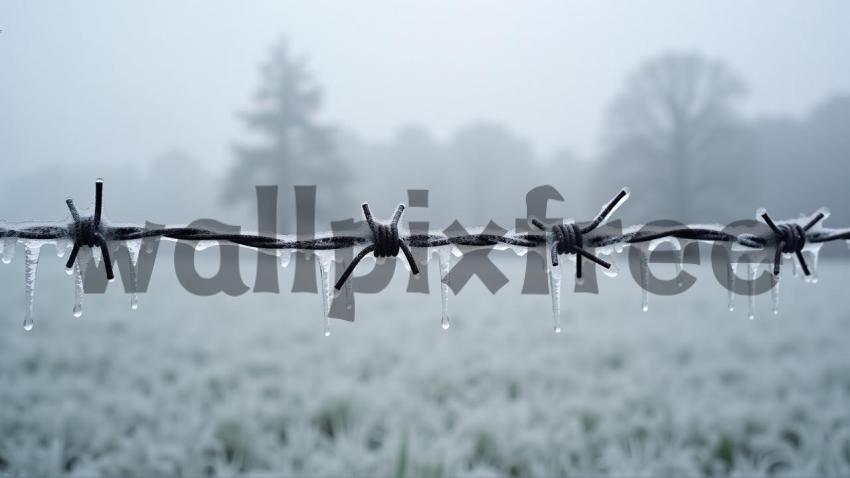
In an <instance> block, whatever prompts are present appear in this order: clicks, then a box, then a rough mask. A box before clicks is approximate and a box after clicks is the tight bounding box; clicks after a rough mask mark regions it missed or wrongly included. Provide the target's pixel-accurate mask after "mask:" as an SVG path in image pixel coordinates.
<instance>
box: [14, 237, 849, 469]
mask: <svg viewBox="0 0 850 478" xmlns="http://www.w3.org/2000/svg"><path fill="white" fill-rule="evenodd" d="M161 253H162V254H163V255H162V256H161V257H160V260H159V262H158V263H157V270H156V272H155V275H154V278H153V280H152V284H151V288H150V291H149V293H147V294H143V295H142V296H141V297H140V307H139V310H136V311H131V310H130V308H129V296H127V295H125V294H123V292H121V291H119V290H117V288H115V287H114V286H115V285H118V284H113V285H112V286H111V288H112V289H113V290H110V291H109V292H108V293H107V294H106V295H99V296H87V297H86V301H85V312H84V314H83V317H81V318H74V317H73V316H72V315H71V307H72V302H73V300H72V298H73V284H72V278H70V277H68V276H66V275H65V274H64V272H62V270H61V265H60V260H59V259H56V258H55V257H53V254H51V253H49V252H48V250H47V248H45V251H44V253H43V255H44V257H43V259H42V264H41V266H40V270H39V279H38V288H37V291H36V313H35V328H34V329H33V330H32V331H31V332H24V330H23V329H22V327H21V320H22V318H23V302H24V301H23V264H22V259H21V258H20V257H19V258H18V259H17V260H16V261H15V262H14V263H13V264H11V265H3V266H0V283H2V284H3V287H2V289H0V300H2V302H0V303H2V305H3V308H2V309H3V312H2V316H0V474H9V475H13V476H17V475H24V476H46V475H51V476H52V475H61V474H66V473H67V474H71V475H80V476H90V475H102V476H123V475H132V476H164V475H181V476H206V475H224V476H231V475H237V474H251V475H260V476H340V475H368V476H456V475H478V476H481V475H486V476H492V475H512V476H531V475H534V476H554V475H562V474H571V475H585V476H587V475H594V476H596V475H600V476H602V475H604V476H609V475H611V476H626V475H628V476H636V475H638V476H644V475H645V476H659V475H664V476H696V475H707V474H712V475H722V474H735V475H739V476H743V475H746V476H752V475H768V474H777V475H793V476H815V475H844V476H847V475H850V352H848V350H850V349H848V346H847V341H848V337H850V333H848V332H850V308H848V306H847V304H848V303H847V297H846V294H847V285H846V281H845V280H843V279H844V278H846V277H847V270H848V267H850V265H848V264H842V263H833V264H830V263H824V264H822V265H821V269H820V275H821V280H820V283H818V284H814V285H813V284H804V283H802V282H801V281H799V282H798V281H795V280H791V278H790V277H788V278H786V279H785V280H783V290H782V297H781V300H782V308H781V313H780V315H779V316H773V315H772V314H770V298H769V295H768V294H765V295H763V296H759V297H758V306H759V311H758V312H759V315H758V317H757V318H756V320H754V321H749V320H747V319H746V311H745V310H742V309H744V308H745V307H744V306H745V301H744V300H742V299H743V298H738V305H739V307H738V310H736V311H735V312H732V313H730V312H728V311H727V310H726V295H725V291H724V289H722V288H721V287H720V286H719V285H717V284H716V283H715V281H714V279H713V278H712V276H711V272H710V270H708V269H707V268H703V269H694V268H693V267H689V268H688V270H693V271H695V274H696V275H697V276H698V281H697V284H696V286H695V287H694V288H693V289H692V290H691V291H689V292H688V293H687V294H685V295H682V296H677V297H672V298H669V297H668V298H661V297H650V300H651V301H650V308H649V311H648V312H646V313H644V312H641V310H640V290H639V289H638V287H637V286H636V285H635V284H634V283H633V281H632V280H631V278H630V277H629V276H628V275H627V274H625V275H624V274H621V275H620V277H617V278H608V277H604V276H601V277H600V288H601V294H600V295H598V296H593V295H584V294H582V295H576V294H573V293H571V292H567V291H565V293H564V298H563V308H564V319H565V320H564V322H565V323H564V333H562V334H554V333H553V332H552V319H551V316H550V310H551V309H550V307H551V304H550V302H549V299H548V297H546V296H523V295H520V294H519V290H520V288H521V279H522V276H523V270H522V263H521V262H518V261H517V260H515V259H512V258H510V254H509V253H501V254H497V263H498V264H499V265H500V267H501V268H502V270H503V271H504V272H505V273H506V275H507V276H508V277H509V278H510V279H511V283H510V284H508V286H506V287H505V288H504V289H503V290H502V291H500V292H499V293H498V294H496V295H495V296H491V295H490V294H489V293H488V292H486V290H485V289H484V288H483V286H481V284H480V283H474V284H472V285H471V286H468V287H467V288H466V289H464V291H463V292H462V293H461V294H460V295H459V296H457V297H452V298H451V299H452V300H451V306H450V307H451V311H452V319H453V322H452V327H451V329H449V330H448V331H443V330H442V329H441V328H440V298H439V294H438V293H436V292H437V291H436V286H437V282H436V270H435V269H436V264H432V265H431V267H432V270H431V274H432V277H431V282H432V294H431V295H427V296H423V295H415V294H407V293H405V292H404V287H405V285H406V279H405V280H402V278H401V277H400V273H401V271H402V270H403V269H402V268H401V267H400V266H399V269H398V271H397V272H398V273H399V274H397V276H396V279H395V280H394V282H393V285H392V287H391V288H390V289H389V290H387V291H385V292H384V293H382V294H380V295H371V296H363V295H358V297H357V322H355V323H354V324H349V323H342V322H339V321H333V323H332V331H333V335H332V336H331V337H329V338H325V337H323V336H322V323H321V300H320V298H319V296H317V295H313V294H291V293H289V292H284V293H282V294H277V295H275V294H247V295H244V296H241V297H236V298H232V297H219V296H215V297H210V298H199V297H195V296H192V295H190V294H188V293H187V292H184V291H183V290H182V289H180V288H179V286H178V283H177V281H176V279H175V278H174V272H173V268H172V266H171V263H170V262H169V260H168V259H169V258H170V257H169V256H168V254H167V252H165V251H161ZM659 267H663V266H659ZM291 275H292V271H291V269H285V270H284V273H283V275H282V278H281V284H282V288H284V290H286V289H287V288H288V286H289V284H290V283H291V279H292V277H291ZM243 276H244V277H245V278H246V281H248V282H249V283H250V279H251V278H252V277H253V271H252V270H244V271H243ZM565 281H567V282H565V283H566V284H571V280H570V279H565Z"/></svg>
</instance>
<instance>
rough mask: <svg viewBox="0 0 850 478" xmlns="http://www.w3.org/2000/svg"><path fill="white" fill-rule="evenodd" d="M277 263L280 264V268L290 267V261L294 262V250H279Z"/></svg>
mask: <svg viewBox="0 0 850 478" xmlns="http://www.w3.org/2000/svg"><path fill="white" fill-rule="evenodd" d="M277 253H278V256H277V261H278V262H279V263H280V267H286V266H288V265H289V261H290V260H292V250H291V249H280V250H278V252H277Z"/></svg>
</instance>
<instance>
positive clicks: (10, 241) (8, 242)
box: [0, 237, 18, 264]
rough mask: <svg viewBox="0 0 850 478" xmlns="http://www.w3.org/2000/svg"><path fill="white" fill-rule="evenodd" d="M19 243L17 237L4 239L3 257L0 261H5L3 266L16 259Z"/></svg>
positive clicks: (0, 257)
mask: <svg viewBox="0 0 850 478" xmlns="http://www.w3.org/2000/svg"><path fill="white" fill-rule="evenodd" d="M17 243H18V239H17V238H15V237H4V238H3V255H2V256H0V259H2V260H3V264H8V263H10V262H12V259H14V258H15V245H16V244H17Z"/></svg>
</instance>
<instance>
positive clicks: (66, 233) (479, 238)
mask: <svg viewBox="0 0 850 478" xmlns="http://www.w3.org/2000/svg"><path fill="white" fill-rule="evenodd" d="M629 195H630V193H629V190H628V189H627V188H623V189H622V190H621V191H620V192H619V193H617V195H616V196H614V198H613V199H611V200H610V201H609V202H608V203H607V204H605V206H604V207H603V208H602V209H601V210H600V212H599V213H598V214H597V215H596V216H595V217H594V218H593V219H592V220H591V221H587V222H568V223H556V224H549V225H547V224H544V223H543V222H542V221H541V220H540V219H538V218H534V217H531V218H529V222H530V224H531V225H533V226H534V227H535V228H537V229H538V230H540V231H541V233H539V234H535V233H516V232H506V233H503V234H494V233H487V232H481V233H472V234H459V235H446V234H434V233H428V234H400V233H399V230H398V224H399V221H400V219H401V216H402V214H403V212H404V208H405V206H404V205H403V204H399V205H398V207H397V209H396V211H395V214H394V215H393V218H392V220H391V221H390V223H389V224H382V223H379V222H377V221H375V220H374V218H373V217H372V213H371V210H370V209H369V205H368V204H367V203H364V204H363V205H362V208H363V215H364V218H365V219H366V222H367V224H368V226H369V229H370V232H371V234H370V235H319V236H320V237H315V238H312V239H291V238H288V237H280V236H264V235H259V234H223V233H219V232H216V231H213V230H209V229H203V228H196V227H162V228H152V229H151V228H145V227H142V226H132V225H131V226H128V225H119V226H111V225H109V224H108V223H106V222H105V221H103V214H102V210H103V181H102V180H101V179H98V180H97V181H96V182H95V206H94V213H93V214H92V215H91V216H85V217H83V216H81V215H80V214H79V212H78V211H77V209H76V207H75V205H74V201H73V199H71V198H68V199H67V200H66V203H67V207H68V209H69V210H70V213H71V218H72V221H71V222H70V223H69V224H68V225H66V226H62V225H56V224H37V223H35V224H34V223H28V224H26V225H22V226H19V227H15V226H13V225H0V237H4V238H19V239H27V240H45V241H47V240H58V239H66V240H70V241H72V242H73V249H72V251H71V254H70V255H69V257H68V260H67V262H66V267H67V268H69V269H70V268H72V267H73V266H74V262H75V261H76V259H77V255H78V252H79V251H80V248H82V247H89V248H95V247H97V248H99V249H100V250H101V252H102V254H103V258H104V263H105V269H106V276H107V278H108V279H112V278H113V277H114V272H113V269H112V264H111V260H110V257H109V248H108V247H107V243H108V242H109V241H130V240H137V239H145V238H151V237H164V238H169V239H174V240H178V241H180V240H182V241H221V242H229V243H232V244H238V245H241V246H245V247H250V248H256V249H290V250H303V251H310V250H314V251H315V250H335V249H344V248H348V247H353V246H357V245H365V246H366V247H365V248H363V249H362V250H361V251H360V252H359V253H358V255H357V256H355V257H354V259H353V260H352V261H351V263H350V264H349V265H348V267H347V268H346V270H345V271H344V272H343V274H342V275H341V276H340V278H339V280H338V281H337V283H336V284H335V288H336V289H340V288H341V287H342V285H343V284H344V283H345V281H346V280H348V278H349V277H350V275H351V273H352V272H353V270H354V268H355V267H356V266H357V264H358V263H359V262H360V260H361V259H363V258H364V257H365V256H366V255H368V254H369V253H372V254H373V255H374V256H375V257H395V256H397V255H398V254H399V251H401V252H402V253H403V254H404V256H405V258H406V260H407V262H408V264H409V265H410V268H411V272H413V273H414V274H417V273H418V267H417V264H416V261H415V260H414V257H413V254H412V253H411V251H410V248H433V247H440V246H448V245H455V246H468V247H492V246H496V245H499V244H504V245H509V246H514V247H523V248H538V247H541V246H543V245H545V244H546V243H547V236H548V237H550V238H551V241H552V243H553V244H554V247H552V249H551V252H550V254H551V260H552V265H553V266H557V265H558V256H559V255H564V254H577V255H579V256H580V258H584V259H587V260H589V261H591V262H593V263H595V264H597V265H599V266H602V267H605V268H608V267H610V264H609V263H608V262H606V261H604V260H602V259H599V258H598V257H596V256H595V255H593V254H592V253H590V252H588V251H587V249H593V248H598V247H607V246H615V245H629V244H638V243H645V242H650V241H654V240H657V239H662V238H668V237H669V238H675V239H685V240H694V241H708V242H725V243H730V244H739V245H741V246H743V247H747V248H752V249H761V248H765V247H771V246H772V247H775V248H776V253H775V260H774V274H776V275H778V274H779V272H780V270H779V264H780V259H781V256H780V255H781V254H782V253H791V254H795V255H796V257H797V260H798V261H799V262H800V265H801V266H802V269H803V273H804V274H805V275H809V274H810V271H809V268H808V266H807V264H806V261H805V259H804V258H803V255H802V249H803V247H804V246H805V244H806V243H824V242H831V241H838V240H850V228H844V229H832V228H824V227H818V228H815V226H819V224H820V223H821V222H822V221H823V220H824V219H826V217H828V214H829V213H828V211H827V210H825V209H822V210H820V211H818V212H816V213H815V214H814V215H813V216H812V217H811V218H809V219H807V220H806V221H805V222H804V223H803V224H800V221H799V220H787V221H774V220H773V219H772V218H771V217H770V216H769V215H768V214H767V212H764V211H760V212H759V215H760V216H761V217H762V218H763V219H764V221H765V223H766V225H767V226H768V227H769V232H770V234H768V235H764V234H761V233H760V232H759V231H755V230H754V231H752V232H742V233H738V234H735V233H732V232H728V231H726V230H723V229H721V228H717V227H711V226H697V225H678V226H666V227H665V226H660V227H651V226H632V227H627V228H624V229H623V230H622V232H619V233H608V232H600V230H598V229H597V228H598V227H599V226H600V225H601V224H602V223H603V222H605V221H606V220H607V219H608V218H609V216H610V215H611V214H612V213H613V212H614V211H615V210H616V209H617V208H618V207H619V206H620V205H621V204H622V203H623V202H624V201H625V200H627V199H628V197H629ZM581 264H582V261H581V259H579V260H577V266H576V276H577V277H578V278H581V276H582V267H581Z"/></svg>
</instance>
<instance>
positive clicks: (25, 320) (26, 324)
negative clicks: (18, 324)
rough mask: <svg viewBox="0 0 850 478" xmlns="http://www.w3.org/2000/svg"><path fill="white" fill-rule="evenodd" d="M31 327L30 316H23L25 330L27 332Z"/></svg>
mask: <svg viewBox="0 0 850 478" xmlns="http://www.w3.org/2000/svg"><path fill="white" fill-rule="evenodd" d="M32 327H33V321H32V319H31V318H29V317H27V318H25V319H24V330H26V331H27V332H29V331H30V330H32Z"/></svg>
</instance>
